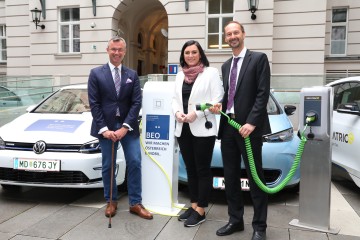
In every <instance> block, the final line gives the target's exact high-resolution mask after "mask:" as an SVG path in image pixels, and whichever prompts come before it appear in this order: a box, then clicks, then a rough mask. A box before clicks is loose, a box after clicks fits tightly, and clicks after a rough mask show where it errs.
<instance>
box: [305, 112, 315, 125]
mask: <svg viewBox="0 0 360 240" xmlns="http://www.w3.org/2000/svg"><path fill="white" fill-rule="evenodd" d="M316 120H317V114H316V113H314V112H307V113H306V119H305V122H306V123H313V122H315V121H316Z"/></svg>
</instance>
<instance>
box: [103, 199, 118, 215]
mask: <svg viewBox="0 0 360 240" xmlns="http://www.w3.org/2000/svg"><path fill="white" fill-rule="evenodd" d="M117 204H118V203H117V202H111V204H110V203H108V204H107V206H106V209H105V216H106V217H110V216H111V217H113V216H115V214H116V210H117Z"/></svg>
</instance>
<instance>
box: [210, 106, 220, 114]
mask: <svg viewBox="0 0 360 240" xmlns="http://www.w3.org/2000/svg"><path fill="white" fill-rule="evenodd" d="M221 109H222V103H215V104H214V105H212V106H211V107H209V111H210V112H211V113H214V114H219V113H220V111H221Z"/></svg>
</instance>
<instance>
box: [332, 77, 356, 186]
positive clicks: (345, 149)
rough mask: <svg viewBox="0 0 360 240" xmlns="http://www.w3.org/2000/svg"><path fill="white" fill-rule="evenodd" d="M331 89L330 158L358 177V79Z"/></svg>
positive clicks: (352, 175)
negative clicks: (332, 99) (332, 91)
mask: <svg viewBox="0 0 360 240" xmlns="http://www.w3.org/2000/svg"><path fill="white" fill-rule="evenodd" d="M333 89H334V105H333V133H332V159H333V162H334V163H335V164H337V165H339V166H341V167H343V168H345V169H346V170H347V172H348V173H349V174H350V175H351V177H352V178H354V177H355V178H358V179H360V156H359V149H360V116H359V115H360V81H350V82H342V83H339V84H337V85H334V86H333ZM354 180H355V179H354Z"/></svg>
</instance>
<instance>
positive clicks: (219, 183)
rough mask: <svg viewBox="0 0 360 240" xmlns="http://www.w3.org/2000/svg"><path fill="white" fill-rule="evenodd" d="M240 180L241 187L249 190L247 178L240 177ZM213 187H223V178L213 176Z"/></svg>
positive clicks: (222, 188)
mask: <svg viewBox="0 0 360 240" xmlns="http://www.w3.org/2000/svg"><path fill="white" fill-rule="evenodd" d="M240 181H241V189H242V190H243V191H249V190H250V186H249V180H248V179H247V178H240ZM213 188H215V189H221V190H224V189H225V179H224V178H223V177H213Z"/></svg>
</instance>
